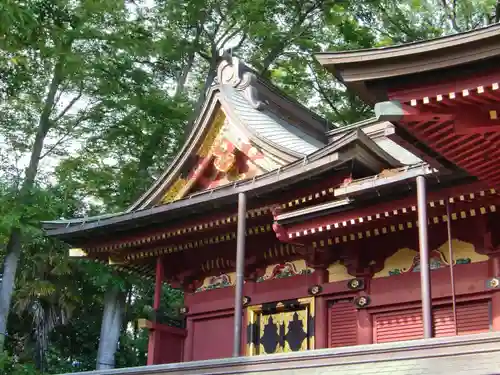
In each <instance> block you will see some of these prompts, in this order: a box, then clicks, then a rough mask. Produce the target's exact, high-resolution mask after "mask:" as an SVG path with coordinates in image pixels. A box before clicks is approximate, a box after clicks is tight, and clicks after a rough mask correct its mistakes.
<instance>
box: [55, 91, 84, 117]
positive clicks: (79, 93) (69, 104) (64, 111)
mask: <svg viewBox="0 0 500 375" xmlns="http://www.w3.org/2000/svg"><path fill="white" fill-rule="evenodd" d="M82 95H83V84H80V90H79V91H78V94H77V95H76V96H75V97H74V98H73V99H71V100H70V102H69V103H68V105H67V106H66V107H65V108H64V109H63V110H62V111H61V112H60V113H59V115H58V116H57V117H56V118H55V119H54V120H53V122H54V123H56V122H58V121H59V120H60V119H61V118H63V117H64V115H65V114H66V113H67V112H68V111H69V110H70V109H71V108H72V107H73V106H74V105H75V103H76V102H77V101H78V100H80V98H81V97H82Z"/></svg>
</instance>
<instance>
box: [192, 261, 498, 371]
mask: <svg viewBox="0 0 500 375" xmlns="http://www.w3.org/2000/svg"><path fill="white" fill-rule="evenodd" d="M490 263H491V262H489V261H488V262H481V263H473V264H465V265H457V266H456V267H455V271H456V272H455V291H456V297H457V318H458V322H457V325H458V326H457V328H458V334H470V333H479V332H486V331H489V330H490V329H496V330H500V290H497V289H487V288H486V283H485V281H486V280H487V279H488V277H491V274H492V268H491V264H490ZM495 272H496V271H495ZM313 275H314V274H313ZM449 278H450V276H449V269H448V268H442V269H439V270H434V271H432V272H431V282H432V298H433V305H434V307H433V314H434V329H435V334H436V336H438V337H439V336H445V335H453V334H454V330H455V328H454V323H453V318H452V312H451V311H452V310H451V287H450V282H449ZM317 283H319V284H322V287H323V291H322V293H321V295H320V296H318V297H316V298H317V301H318V302H320V301H322V302H321V303H317V304H316V306H317V311H316V320H315V336H316V340H315V341H316V343H317V345H316V348H317V349H319V348H322V347H340V346H349V345H357V344H370V343H379V342H388V341H395V340H408V339H418V338H422V337H423V330H422V321H421V310H420V298H421V295H420V274H419V273H418V272H415V273H406V274H403V275H397V276H390V277H384V278H377V279H371V280H367V283H366V284H367V285H366V288H365V290H364V291H360V292H356V291H352V290H349V289H348V288H347V281H340V282H333V283H327V282H325V280H323V282H321V280H319V279H318V277H316V276H314V277H313V276H311V275H309V276H295V277H291V278H286V279H277V280H270V281H266V282H263V283H253V282H246V283H245V286H244V295H246V296H249V297H250V298H251V304H252V305H253V304H261V303H266V302H276V301H282V300H286V299H292V298H301V297H307V296H308V288H309V287H310V286H311V285H314V284H317ZM362 294H366V295H369V296H370V298H371V304H370V305H369V307H368V308H366V309H360V310H357V309H356V308H355V307H354V305H353V304H352V303H351V302H350V300H352V298H354V297H356V296H359V295H362ZM185 303H186V305H187V306H188V307H189V314H188V317H187V337H186V342H185V350H184V357H183V359H184V361H191V360H202V359H213V358H224V357H230V356H231V354H232V345H233V342H232V341H233V322H234V320H233V310H232V309H233V306H234V288H223V289H215V290H210V291H206V292H201V293H195V294H192V295H186V301H185ZM323 313H324V314H325V315H324V318H323V317H322V316H323V315H322V314H323ZM243 322H244V325H246V318H244V319H243ZM243 336H244V337H243V342H242V348H243V349H242V353H241V354H242V355H245V354H246V352H245V350H246V327H245V326H244V327H243Z"/></svg>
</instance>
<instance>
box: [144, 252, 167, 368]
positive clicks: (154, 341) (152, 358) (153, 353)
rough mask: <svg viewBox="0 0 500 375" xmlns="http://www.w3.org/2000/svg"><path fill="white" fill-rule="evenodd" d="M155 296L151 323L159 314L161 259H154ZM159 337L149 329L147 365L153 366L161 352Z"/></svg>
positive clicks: (162, 272) (153, 329) (161, 275)
mask: <svg viewBox="0 0 500 375" xmlns="http://www.w3.org/2000/svg"><path fill="white" fill-rule="evenodd" d="M155 276H156V277H155V295H154V299H153V310H154V315H155V316H154V318H153V320H154V321H153V323H156V322H157V320H158V319H157V314H159V310H160V304H161V295H162V285H163V279H164V277H165V269H164V267H163V260H162V258H161V257H158V258H156V275H155ZM160 336H161V332H159V331H158V330H157V329H155V328H154V325H153V326H152V328H150V329H149V342H148V360H147V365H148V366H150V365H155V364H157V362H158V354H159V351H160V350H161V348H160Z"/></svg>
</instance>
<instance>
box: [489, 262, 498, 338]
mask: <svg viewBox="0 0 500 375" xmlns="http://www.w3.org/2000/svg"><path fill="white" fill-rule="evenodd" d="M489 264H490V272H489V273H490V277H500V254H492V255H491V257H490V260H489ZM491 323H492V328H493V330H494V331H500V289H499V288H496V289H494V290H493V293H492V295H491Z"/></svg>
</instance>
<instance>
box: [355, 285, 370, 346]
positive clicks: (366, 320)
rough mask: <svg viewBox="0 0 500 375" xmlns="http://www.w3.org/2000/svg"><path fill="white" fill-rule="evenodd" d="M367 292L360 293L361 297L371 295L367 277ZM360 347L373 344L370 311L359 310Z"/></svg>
mask: <svg viewBox="0 0 500 375" xmlns="http://www.w3.org/2000/svg"><path fill="white" fill-rule="evenodd" d="M364 280H365V290H364V291H361V292H359V293H358V295H359V296H363V295H365V296H366V295H369V294H370V281H371V278H370V277H365V278H364ZM357 341H358V345H368V344H373V323H372V316H371V314H370V313H369V312H368V309H358V340H357Z"/></svg>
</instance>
